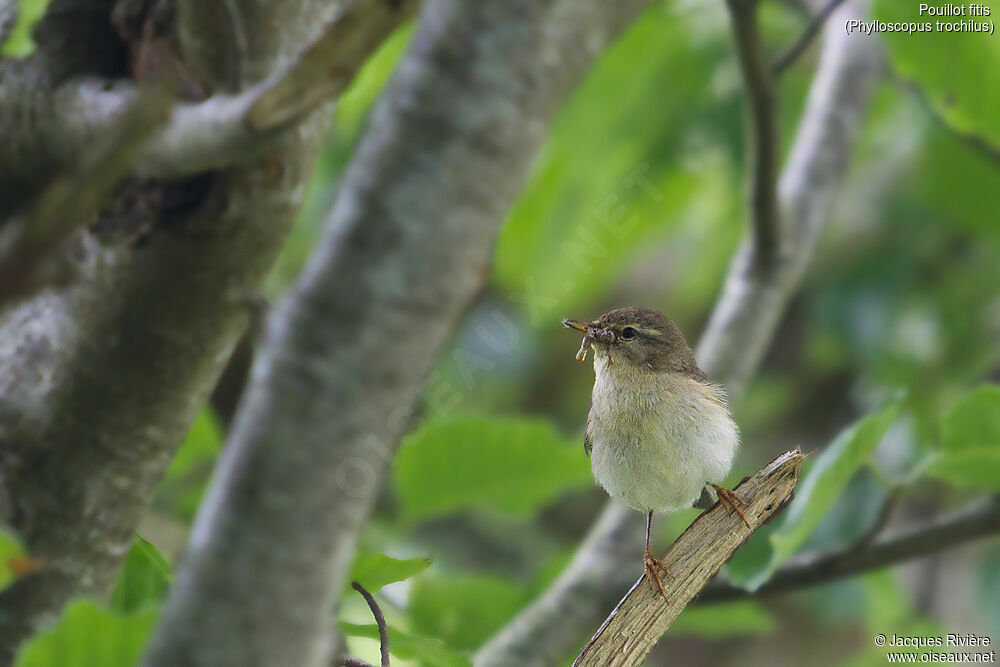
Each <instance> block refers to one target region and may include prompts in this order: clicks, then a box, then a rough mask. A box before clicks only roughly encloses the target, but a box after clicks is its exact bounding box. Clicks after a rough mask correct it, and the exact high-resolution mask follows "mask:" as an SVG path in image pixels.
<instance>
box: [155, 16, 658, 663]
mask: <svg viewBox="0 0 1000 667" xmlns="http://www.w3.org/2000/svg"><path fill="white" fill-rule="evenodd" d="M646 4H648V0H629V1H627V2H618V3H607V2H604V1H603V0H548V1H546V2H539V1H537V0H517V1H513V0H489V1H487V0H481V1H480V2H462V1H460V0H432V1H431V2H429V3H428V5H427V6H426V8H425V10H424V12H423V13H422V16H421V20H420V23H419V26H418V29H417V34H416V35H415V37H414V39H413V45H412V46H411V48H410V51H409V52H408V54H407V55H406V56H405V57H404V59H403V61H402V62H401V63H400V66H399V69H398V70H397V73H396V75H395V76H394V78H393V80H392V82H391V83H390V84H389V87H388V89H387V91H386V93H385V95H384V98H383V99H382V101H381V102H380V104H379V106H378V108H377V110H376V112H375V114H374V116H373V118H372V121H371V125H370V129H369V131H368V133H367V134H366V136H365V138H364V139H363V141H362V143H361V145H360V146H359V148H358V149H357V152H356V154H355V156H354V158H353V159H352V162H351V164H350V166H349V168H348V170H347V173H346V175H345V177H344V179H343V182H342V184H341V187H340V193H339V196H338V199H337V201H336V203H335V206H334V209H333V211H332V213H331V216H330V218H329V220H328V223H327V227H326V231H325V233H324V236H323V239H322V241H321V242H320V244H319V247H318V249H317V251H316V252H315V254H314V255H313V256H312V257H311V258H310V260H309V263H308V265H307V267H306V269H305V271H304V272H303V274H302V276H301V278H300V279H299V280H298V281H297V283H296V285H295V287H294V288H293V289H292V290H291V291H290V293H289V295H288V296H287V297H286V298H285V299H284V300H283V301H282V302H281V303H280V304H279V305H278V306H276V307H275V308H274V309H273V310H272V312H271V315H270V317H269V326H268V335H267V339H266V341H265V343H264V344H263V346H262V349H261V351H260V353H259V354H258V355H257V359H256V361H255V367H254V371H253V373H252V378H251V382H250V386H249V387H248V388H247V391H246V395H245V397H244V399H243V401H242V402H241V405H240V408H239V412H238V414H237V417H236V422H235V424H234V426H233V428H232V430H231V432H230V436H229V438H228V442H227V444H226V447H225V450H224V453H223V457H222V460H221V461H220V463H219V465H218V468H217V470H216V476H215V479H214V480H213V483H212V486H211V489H210V491H209V493H208V495H207V498H206V500H205V501H204V503H203V505H202V507H201V509H200V512H199V516H198V519H197V521H196V523H195V528H194V530H193V532H192V538H191V543H190V546H189V552H188V555H187V558H186V560H185V567H184V568H183V569H182V570H181V572H180V573H179V575H178V577H177V580H176V582H175V585H174V587H173V588H172V590H171V594H170V598H169V599H168V602H167V605H166V607H165V609H164V613H163V616H162V617H161V621H160V626H159V628H158V630H157V632H156V634H155V636H154V638H153V641H152V642H151V644H150V647H149V652H148V654H147V656H146V664H147V665H149V666H151V667H152V666H159V665H164V666H166V665H169V666H171V667H173V666H174V665H178V664H213V665H222V666H224V665H241V666H242V665H254V664H262V665H272V664H294V665H302V666H304V667H308V666H311V665H317V664H321V663H323V662H324V655H325V654H326V653H327V652H328V647H327V646H326V645H325V644H326V641H327V637H328V634H329V633H328V631H327V630H328V628H327V624H328V619H329V609H330V608H331V605H332V603H333V600H334V597H335V595H336V594H337V593H338V592H339V591H340V590H341V584H342V582H343V579H344V577H345V574H346V571H347V568H348V566H349V561H350V558H351V554H352V551H353V548H354V544H355V540H356V537H357V534H358V531H359V530H360V528H361V525H362V523H363V521H364V519H365V518H366V517H367V515H368V513H369V512H370V509H371V506H372V503H373V501H374V499H375V492H376V490H377V488H378V486H379V482H380V481H381V479H382V478H383V476H384V472H385V469H386V465H387V463H388V461H389V459H390V458H391V456H392V453H393V450H394V448H395V446H396V444H397V440H398V438H399V435H400V429H401V428H402V426H403V422H404V421H405V420H404V419H402V418H397V417H401V416H404V415H405V414H406V412H407V411H408V410H409V409H410V408H411V405H412V402H413V400H414V398H415V396H416V394H417V391H418V390H419V388H420V386H421V383H422V381H423V378H424V377H425V375H426V374H427V372H428V371H429V370H430V367H431V364H432V362H433V359H434V357H435V353H436V351H437V350H438V348H439V347H440V345H441V344H442V343H443V342H444V341H445V339H446V337H447V336H448V334H449V332H450V330H451V326H452V324H453V323H454V321H455V320H456V318H457V317H458V315H459V313H460V312H461V310H462V308H463V307H464V306H465V305H466V304H467V303H468V300H469V299H470V298H471V297H472V295H473V294H474V293H475V292H476V290H477V289H478V287H479V285H480V284H481V281H482V280H483V276H484V275H485V274H484V270H483V267H485V266H487V265H488V264H489V254H490V250H491V246H492V242H493V239H494V236H495V234H496V232H497V230H498V228H499V226H500V224H501V222H502V220H503V217H504V214H505V213H506V211H507V208H508V207H509V206H510V204H511V202H512V201H513V199H514V197H515V196H516V194H517V193H518V191H519V189H520V187H521V185H522V182H523V179H524V177H525V175H526V173H527V171H528V169H529V167H530V165H531V162H532V160H533V158H534V156H535V155H536V153H537V151H538V148H539V146H540V144H541V142H542V139H543V137H544V134H545V131H546V128H547V127H548V124H549V122H550V120H551V118H552V116H553V114H554V113H555V111H556V109H557V108H558V105H559V104H560V103H561V101H562V100H563V99H564V97H565V95H566V94H567V93H568V92H569V90H571V89H572V87H573V86H574V85H575V84H576V83H577V82H578V81H579V80H580V79H581V78H582V76H583V75H584V74H585V72H586V71H587V70H588V69H589V66H590V64H591V63H592V62H593V59H594V58H595V57H596V56H597V54H598V53H599V52H600V51H601V50H602V49H603V48H604V46H605V45H606V44H607V43H608V42H609V41H610V40H611V39H613V38H614V37H615V36H616V35H617V34H618V33H619V31H620V30H622V29H623V28H624V27H625V26H626V25H628V24H629V22H631V20H632V19H633V18H634V17H635V16H636V14H637V13H638V12H639V10H640V9H642V8H643V7H644V6H645V5H646ZM387 416H388V417H389V418H387ZM289 572H294V573H295V576H289V575H288V573H289ZM251 578H252V585H251Z"/></svg>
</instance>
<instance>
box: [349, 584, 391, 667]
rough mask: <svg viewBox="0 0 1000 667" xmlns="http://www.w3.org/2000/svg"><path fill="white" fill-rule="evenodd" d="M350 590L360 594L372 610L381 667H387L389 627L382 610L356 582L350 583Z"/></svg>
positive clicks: (370, 595)
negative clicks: (380, 654)
mask: <svg viewBox="0 0 1000 667" xmlns="http://www.w3.org/2000/svg"><path fill="white" fill-rule="evenodd" d="M351 588H353V589H354V590H356V591H357V592H359V593H361V596H362V597H363V598H364V599H365V602H367V603H368V608H369V609H371V610H372V616H374V617H375V624H376V625H378V639H379V650H380V652H381V653H382V667H389V626H388V625H387V624H386V622H385V615H384V614H383V613H382V609H381V608H379V606H378V602H376V601H375V598H374V597H373V596H372V594H371V593H369V592H368V591H366V590H365V587H364V586H362V585H361V584H359V583H358V582H356V581H352V582H351Z"/></svg>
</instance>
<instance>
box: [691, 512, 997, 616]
mask: <svg viewBox="0 0 1000 667" xmlns="http://www.w3.org/2000/svg"><path fill="white" fill-rule="evenodd" d="M997 534H1000V501H998V500H996V499H994V500H993V501H992V502H990V503H988V504H986V505H985V506H981V507H977V508H975V509H972V510H967V511H965V512H961V513H959V514H955V515H953V516H950V517H946V518H943V519H938V520H936V521H932V522H930V523H928V524H926V525H923V526H918V527H916V528H911V529H909V530H907V531H906V532H904V533H902V534H900V535H897V536H895V537H891V538H888V539H885V540H882V541H880V542H875V543H874V544H870V545H861V546H860V547H859V546H858V545H852V546H851V547H849V548H847V549H844V550H842V551H835V552H833V553H827V554H808V555H805V556H802V557H800V558H798V559H796V560H795V561H793V562H791V563H789V564H788V565H785V566H784V567H781V568H780V569H778V570H777V571H776V572H775V573H774V575H773V576H772V577H771V578H770V579H769V580H768V581H767V582H766V583H765V584H764V585H762V586H761V587H760V588H758V589H757V590H756V591H748V590H746V589H744V588H739V587H737V586H733V585H731V584H727V583H725V582H714V583H712V584H709V585H708V586H706V587H705V589H704V590H703V591H702V592H701V596H700V597H699V598H698V600H697V601H696V603H697V604H713V603H718V602H730V601H732V600H739V599H742V598H747V597H765V596H771V595H780V594H782V593H788V592H790V591H794V590H799V589H802V588H806V587H809V586H816V585H818V584H823V583H827V582H829V581H834V580H837V579H843V578H846V577H852V576H854V575H857V574H861V573H863V572H869V571H872V570H878V569H881V568H884V567H889V566H891V565H896V564H898V563H902V562H905V561H907V560H912V559H914V558H920V557H921V556H926V555H928V554H931V553H936V552H938V551H941V550H943V549H949V548H951V547H955V546H958V545H959V544H961V543H963V542H967V541H969V540H975V539H981V538H984V537H990V536H993V535H997Z"/></svg>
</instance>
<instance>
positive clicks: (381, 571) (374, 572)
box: [347, 554, 431, 593]
mask: <svg viewBox="0 0 1000 667" xmlns="http://www.w3.org/2000/svg"><path fill="white" fill-rule="evenodd" d="M430 564H431V559H430V558H408V559H406V560H398V559H396V558H390V557H389V556H386V555H384V554H366V555H359V556H358V557H356V558H355V559H354V565H352V566H351V576H350V578H349V579H348V583H347V588H350V586H351V584H350V582H352V581H356V582H358V583H359V584H361V585H362V586H363V587H364V588H365V590H367V591H368V592H369V593H377V592H378V591H380V590H381V589H382V587H383V586H387V585H388V584H391V583H394V582H397V581H403V580H404V579H409V578H410V577H412V576H415V575H418V574H420V573H421V572H423V571H424V570H426V569H427V568H428V567H430Z"/></svg>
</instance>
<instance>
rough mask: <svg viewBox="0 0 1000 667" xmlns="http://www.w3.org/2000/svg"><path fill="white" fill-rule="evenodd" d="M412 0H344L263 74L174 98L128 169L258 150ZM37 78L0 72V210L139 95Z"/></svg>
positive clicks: (68, 162)
mask: <svg viewBox="0 0 1000 667" xmlns="http://www.w3.org/2000/svg"><path fill="white" fill-rule="evenodd" d="M417 5H418V0H398V1H396V0H355V1H354V2H350V3H348V4H347V5H346V7H345V8H344V9H343V11H341V12H340V13H339V14H337V15H336V16H335V17H334V18H333V19H332V20H331V21H330V22H329V24H328V25H327V27H326V29H325V30H324V31H323V32H322V34H321V35H320V36H319V37H318V38H317V39H316V40H315V41H314V42H313V44H312V45H311V46H309V47H308V48H306V49H304V50H303V51H302V52H301V53H300V54H299V55H298V56H297V57H296V58H295V59H294V60H293V61H292V62H291V63H290V64H288V65H287V66H286V67H284V68H282V69H281V70H279V71H278V72H277V73H276V74H274V75H273V76H271V77H270V78H268V79H266V80H264V81H262V82H260V83H258V84H256V85H255V86H253V87H251V88H249V89H247V90H246V91H244V92H240V93H238V94H235V95H225V94H218V95H215V96H213V97H211V98H209V99H207V100H205V101H203V102H199V103H193V104H190V103H189V104H178V105H177V106H176V107H175V108H174V110H173V113H172V115H171V118H170V121H169V122H168V123H167V124H166V125H165V126H164V127H163V128H162V129H161V130H160V131H159V132H156V133H154V134H153V135H152V136H151V137H149V139H148V141H146V142H145V144H144V145H142V146H141V149H140V150H138V151H137V152H136V154H135V155H134V161H133V164H132V165H131V170H132V171H134V172H135V173H136V174H138V175H140V176H145V177H153V178H159V179H177V178H182V177H186V176H191V175H194V174H198V173H202V172H205V171H208V170H212V169H221V168H224V167H226V166H229V165H232V164H235V163H237V162H239V161H241V160H245V159H246V158H248V157H250V156H252V155H254V154H255V153H258V152H259V151H261V150H262V149H264V148H266V147H267V145H268V143H269V142H270V141H272V140H273V139H274V138H275V136H276V135H277V134H278V132H279V131H280V130H282V129H284V128H287V127H290V126H292V125H293V124H294V123H296V122H298V121H300V120H301V119H302V118H304V117H306V116H307V115H308V114H309V113H310V112H312V111H313V110H315V109H316V108H318V107H319V106H320V105H321V104H323V103H324V102H327V101H329V100H333V99H336V97H337V96H338V95H339V94H340V93H341V92H343V90H344V89H345V88H346V87H347V85H348V84H349V83H350V81H351V80H352V79H353V78H354V75H355V74H356V73H357V71H358V70H359V69H360V67H361V65H362V64H363V63H364V62H365V60H366V59H367V57H368V56H369V55H371V54H372V53H373V52H374V51H375V49H376V48H377V47H378V46H379V45H380V44H381V43H382V42H383V41H384V39H385V38H386V37H387V36H388V35H389V34H390V33H391V32H392V31H393V30H394V29H396V28H397V27H398V26H399V25H401V24H402V23H403V22H405V21H406V20H407V19H409V18H410V17H412V15H413V12H414V10H415V8H416V6H417ZM39 77H40V74H39V73H38V72H37V71H35V70H34V69H33V68H32V67H31V66H30V65H23V64H20V63H15V64H11V63H5V64H4V71H3V72H2V73H0V129H2V130H3V131H4V134H5V136H8V137H10V141H9V142H4V144H5V145H0V180H5V181H11V182H15V183H20V184H22V186H24V187H21V188H19V190H20V192H18V191H16V190H11V191H9V192H6V193H5V194H4V196H3V197H0V217H2V216H3V215H5V214H10V213H11V212H13V211H14V210H15V209H17V208H18V207H19V206H20V205H23V201H24V197H25V195H26V194H31V193H32V192H35V191H37V187H38V184H40V183H41V184H44V183H45V182H46V181H47V180H48V179H50V178H51V176H52V174H56V173H59V172H61V171H65V170H69V169H73V168H74V167H75V165H76V164H77V163H78V156H79V155H80V154H81V153H86V152H87V151H88V150H89V149H90V147H91V146H92V145H93V142H94V139H95V137H96V138H98V139H100V138H101V137H102V136H104V135H107V134H112V133H114V131H115V128H116V127H117V126H118V125H119V124H120V123H121V122H122V119H123V115H124V114H125V113H126V111H127V109H129V108H130V107H131V105H132V104H133V103H134V101H135V98H136V95H137V91H136V89H135V88H134V87H133V86H131V85H126V84H123V83H116V84H114V85H111V84H110V83H108V82H105V81H100V80H95V79H93V78H84V79H74V80H71V81H69V82H67V83H65V84H63V85H61V86H59V87H58V88H55V89H53V90H48V91H47V92H44V93H42V92H39V90H38V88H37V80H38V79H39ZM32 185H34V186H35V187H34V188H32V187H31V186H32ZM8 197H10V198H13V199H12V200H8Z"/></svg>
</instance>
